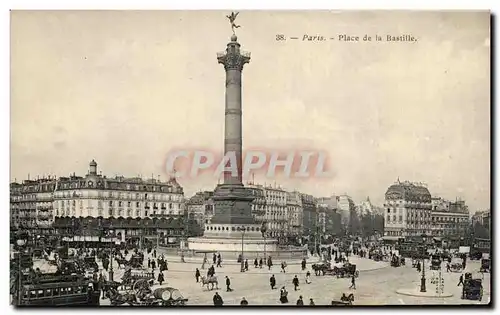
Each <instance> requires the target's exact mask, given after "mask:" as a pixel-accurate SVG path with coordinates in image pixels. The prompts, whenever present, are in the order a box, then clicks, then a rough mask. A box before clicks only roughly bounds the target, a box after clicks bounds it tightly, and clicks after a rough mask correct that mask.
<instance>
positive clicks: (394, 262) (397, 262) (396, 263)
mask: <svg viewBox="0 0 500 315" xmlns="http://www.w3.org/2000/svg"><path fill="white" fill-rule="evenodd" d="M404 265H405V259H404V257H401V256H396V255H394V256H392V258H391V267H400V266H404Z"/></svg>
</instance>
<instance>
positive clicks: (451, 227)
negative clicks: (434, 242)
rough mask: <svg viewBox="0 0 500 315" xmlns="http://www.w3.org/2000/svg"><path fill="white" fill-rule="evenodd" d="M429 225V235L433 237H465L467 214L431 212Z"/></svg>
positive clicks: (467, 224) (467, 223)
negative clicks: (430, 231)
mask: <svg viewBox="0 0 500 315" xmlns="http://www.w3.org/2000/svg"><path fill="white" fill-rule="evenodd" d="M431 224H432V225H431V230H432V233H431V235H432V236H434V237H465V236H466V233H467V231H468V227H469V214H468V213H461V212H451V211H432V212H431Z"/></svg>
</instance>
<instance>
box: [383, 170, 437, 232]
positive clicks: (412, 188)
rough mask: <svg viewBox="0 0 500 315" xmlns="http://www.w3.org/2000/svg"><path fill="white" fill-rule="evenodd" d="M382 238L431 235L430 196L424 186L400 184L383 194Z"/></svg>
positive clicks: (406, 182) (395, 184)
mask: <svg viewBox="0 0 500 315" xmlns="http://www.w3.org/2000/svg"><path fill="white" fill-rule="evenodd" d="M384 207H385V210H386V211H385V220H384V236H392V237H411V236H420V235H422V234H427V235H430V234H431V222H432V221H431V209H432V199H431V194H430V192H429V190H428V189H427V187H425V185H424V184H420V183H411V182H408V181H405V182H400V181H399V179H398V181H397V182H395V183H394V184H393V185H391V186H390V187H389V188H388V189H387V192H386V193H385V203H384Z"/></svg>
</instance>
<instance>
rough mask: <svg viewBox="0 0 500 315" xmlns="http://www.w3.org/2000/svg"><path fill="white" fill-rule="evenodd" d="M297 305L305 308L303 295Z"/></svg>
mask: <svg viewBox="0 0 500 315" xmlns="http://www.w3.org/2000/svg"><path fill="white" fill-rule="evenodd" d="M297 305H298V306H303V305H304V300H302V295H301V296H299V299H298V300H297Z"/></svg>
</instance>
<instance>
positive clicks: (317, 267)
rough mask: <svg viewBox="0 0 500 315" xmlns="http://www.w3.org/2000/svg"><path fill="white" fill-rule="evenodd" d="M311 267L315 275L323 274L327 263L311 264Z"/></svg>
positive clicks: (326, 268)
mask: <svg viewBox="0 0 500 315" xmlns="http://www.w3.org/2000/svg"><path fill="white" fill-rule="evenodd" d="M311 268H312V269H313V270H314V274H315V275H317V276H320V275H323V276H324V275H325V271H326V270H328V269H329V266H328V265H327V264H313V265H312V266H311Z"/></svg>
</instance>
